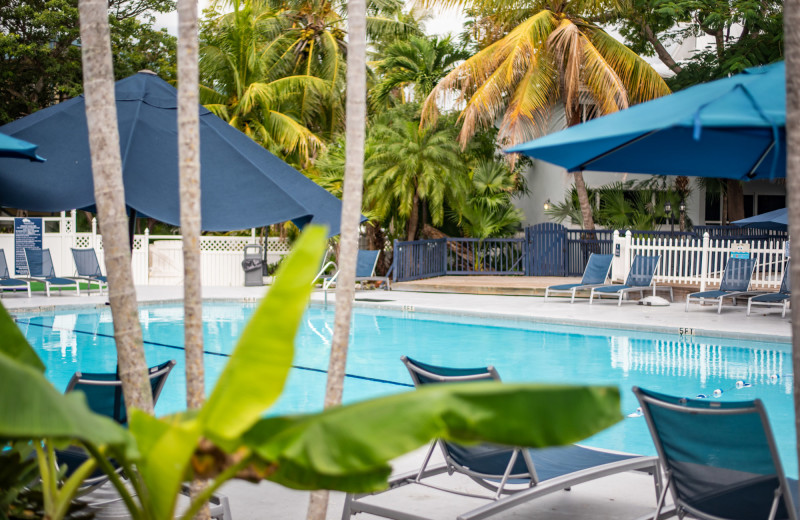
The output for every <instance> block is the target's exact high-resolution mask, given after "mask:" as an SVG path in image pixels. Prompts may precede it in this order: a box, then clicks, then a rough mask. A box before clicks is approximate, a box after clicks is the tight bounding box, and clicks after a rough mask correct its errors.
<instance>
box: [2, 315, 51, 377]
mask: <svg viewBox="0 0 800 520" xmlns="http://www.w3.org/2000/svg"><path fill="white" fill-rule="evenodd" d="M0 352H2V354H3V355H5V356H7V357H9V358H11V359H12V360H16V361H18V362H20V363H22V364H23V365H28V366H29V367H31V368H34V369H36V370H38V371H39V372H44V363H42V360H41V359H39V356H38V355H36V351H35V350H33V348H31V346H30V345H29V344H28V340H27V339H25V336H24V335H23V334H22V331H20V330H19V327H17V324H16V323H14V320H13V319H12V318H11V316H10V315H9V314H8V311H7V310H6V308H5V307H3V304H2V303H0Z"/></svg>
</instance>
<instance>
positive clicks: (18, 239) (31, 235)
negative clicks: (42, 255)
mask: <svg viewBox="0 0 800 520" xmlns="http://www.w3.org/2000/svg"><path fill="white" fill-rule="evenodd" d="M26 248H27V249H41V248H42V219H40V218H28V217H22V218H15V219H14V273H15V274H17V275H27V274H28V264H27V263H26V262H25V249H26Z"/></svg>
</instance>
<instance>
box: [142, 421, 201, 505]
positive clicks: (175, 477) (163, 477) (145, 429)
mask: <svg viewBox="0 0 800 520" xmlns="http://www.w3.org/2000/svg"><path fill="white" fill-rule="evenodd" d="M130 430H131V433H132V434H133V436H134V437H135V438H136V442H137V444H138V446H139V449H140V451H141V453H142V458H141V459H140V460H139V461H137V468H138V470H139V474H140V475H141V478H142V480H143V481H144V483H145V484H146V489H147V490H148V492H149V497H148V499H143V500H141V502H142V504H143V505H144V506H145V507H146V508H148V509H150V513H151V514H152V517H153V518H174V517H175V515H174V514H173V513H174V510H175V502H176V500H177V497H178V494H179V493H180V488H181V484H182V483H183V481H184V480H185V477H186V472H187V470H188V467H189V461H190V460H191V457H192V454H193V453H194V451H195V448H196V447H197V443H198V441H199V440H200V425H199V424H198V423H197V421H195V420H188V421H187V420H185V416H183V415H173V416H169V417H165V418H162V419H156V418H155V417H153V416H151V415H148V414H146V413H144V412H142V411H140V410H133V411H132V412H131V416H130Z"/></svg>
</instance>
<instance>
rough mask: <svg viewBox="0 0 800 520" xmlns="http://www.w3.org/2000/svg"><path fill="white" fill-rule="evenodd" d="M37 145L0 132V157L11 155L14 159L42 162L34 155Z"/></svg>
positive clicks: (42, 160)
mask: <svg viewBox="0 0 800 520" xmlns="http://www.w3.org/2000/svg"><path fill="white" fill-rule="evenodd" d="M36 148H38V146H37V145H35V144H31V143H28V142H26V141H23V140H21V139H14V138H13V137H9V136H7V135H5V134H0V157H13V158H16V159H30V160H31V161H38V162H44V159H42V158H41V157H39V156H38V155H36Z"/></svg>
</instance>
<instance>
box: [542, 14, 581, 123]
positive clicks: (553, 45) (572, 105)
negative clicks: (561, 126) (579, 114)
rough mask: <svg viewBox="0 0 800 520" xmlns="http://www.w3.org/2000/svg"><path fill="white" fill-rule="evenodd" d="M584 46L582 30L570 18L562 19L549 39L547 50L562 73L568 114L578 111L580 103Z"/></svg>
mask: <svg viewBox="0 0 800 520" xmlns="http://www.w3.org/2000/svg"><path fill="white" fill-rule="evenodd" d="M583 44H584V39H583V38H582V35H581V31H580V29H579V28H578V26H577V25H575V24H574V23H572V20H570V19H569V18H564V19H562V20H561V23H560V24H559V25H558V27H557V28H556V29H555V30H554V31H553V32H552V33H551V34H550V36H549V38H548V39H547V48H548V50H549V51H550V53H551V55H552V56H553V60H554V61H555V63H556V66H557V67H558V68H559V70H560V71H561V84H562V86H563V89H564V90H563V95H564V104H565V105H566V110H567V113H568V114H571V113H574V111H575V110H577V106H578V102H579V96H580V88H581V65H582V61H583V54H584V53H583ZM567 117H568V118H569V115H568V116H567Z"/></svg>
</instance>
